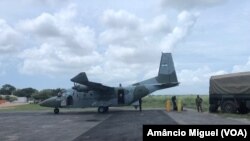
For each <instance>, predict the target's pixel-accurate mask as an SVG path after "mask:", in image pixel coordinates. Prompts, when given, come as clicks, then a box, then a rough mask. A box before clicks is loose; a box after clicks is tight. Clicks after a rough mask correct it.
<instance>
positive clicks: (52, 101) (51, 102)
mask: <svg viewBox="0 0 250 141" xmlns="http://www.w3.org/2000/svg"><path fill="white" fill-rule="evenodd" d="M39 105H40V106H43V107H60V101H59V100H57V97H51V98H49V99H46V100H44V101H42V102H41V103H39Z"/></svg>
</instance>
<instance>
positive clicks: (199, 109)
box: [195, 95, 203, 112]
mask: <svg viewBox="0 0 250 141" xmlns="http://www.w3.org/2000/svg"><path fill="white" fill-rule="evenodd" d="M202 101H203V100H202V98H201V97H200V96H199V95H197V97H196V99H195V103H196V107H197V111H198V112H202Z"/></svg>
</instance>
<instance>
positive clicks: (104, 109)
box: [98, 106, 106, 113]
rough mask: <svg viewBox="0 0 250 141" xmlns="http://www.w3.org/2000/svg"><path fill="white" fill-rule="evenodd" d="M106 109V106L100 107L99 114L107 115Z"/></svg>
mask: <svg viewBox="0 0 250 141" xmlns="http://www.w3.org/2000/svg"><path fill="white" fill-rule="evenodd" d="M105 111H106V108H105V107H104V106H100V107H98V113H105Z"/></svg>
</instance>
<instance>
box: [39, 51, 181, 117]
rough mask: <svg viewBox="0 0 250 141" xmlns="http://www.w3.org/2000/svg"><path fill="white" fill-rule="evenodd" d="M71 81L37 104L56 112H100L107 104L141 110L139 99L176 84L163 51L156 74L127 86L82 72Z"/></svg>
mask: <svg viewBox="0 0 250 141" xmlns="http://www.w3.org/2000/svg"><path fill="white" fill-rule="evenodd" d="M71 81H72V82H74V86H73V87H72V89H69V90H65V91H62V92H61V93H59V94H58V96H55V97H51V98H49V99H47V100H44V101H42V102H41V103H40V105H41V106H45V107H52V108H55V109H54V113H55V114H58V113H59V108H85V107H98V112H99V113H105V112H107V111H108V109H109V107H116V106H126V105H134V106H135V107H136V106H139V107H140V110H141V98H143V97H145V96H147V95H149V94H150V93H152V92H154V91H157V90H160V89H165V88H170V87H174V86H177V85H178V84H179V82H178V80H177V76H176V72H175V68H174V63H173V59H172V55H171V53H162V56H161V62H160V67H159V72H158V76H156V77H153V78H151V79H148V80H145V81H142V82H138V83H135V84H132V85H129V86H126V87H122V86H121V85H120V86H119V87H109V86H105V85H103V84H101V83H96V82H91V81H89V80H88V78H87V75H86V73H85V72H81V73H80V74H78V75H76V76H75V77H73V78H72V79H71Z"/></svg>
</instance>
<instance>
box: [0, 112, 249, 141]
mask: <svg viewBox="0 0 250 141" xmlns="http://www.w3.org/2000/svg"><path fill="white" fill-rule="evenodd" d="M144 124H165V125H170V124H191V125H192V124H250V122H249V120H244V119H232V118H225V117H221V116H217V115H215V114H209V113H197V112H196V111H194V110H185V111H183V112H173V111H171V112H166V111H165V110H163V109H147V110H143V111H142V112H139V111H135V110H131V109H124V108H121V109H119V108H118V109H112V108H111V109H110V112H108V113H106V114H99V113H97V112H96V110H84V109H81V110H73V111H70V110H66V111H62V112H60V114H58V115H55V114H54V113H53V109H52V110H51V111H40V112H0V141H34V140H35V141H57V140H58V141H59V140H60V141H89V140H90V141H92V140H93V141H105V140H112V141H116V140H117V141H118V140H119V141H120V140H142V126H143V125H144Z"/></svg>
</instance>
